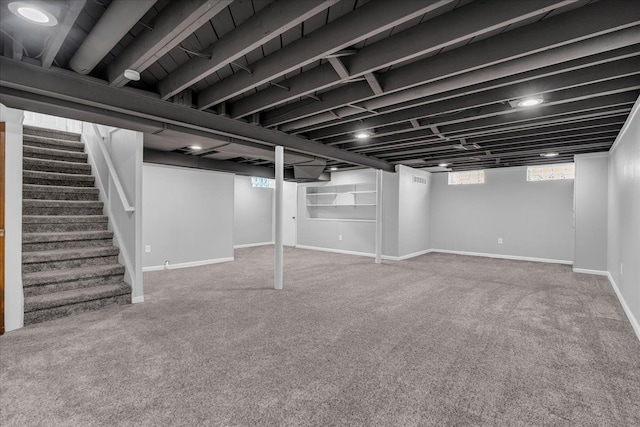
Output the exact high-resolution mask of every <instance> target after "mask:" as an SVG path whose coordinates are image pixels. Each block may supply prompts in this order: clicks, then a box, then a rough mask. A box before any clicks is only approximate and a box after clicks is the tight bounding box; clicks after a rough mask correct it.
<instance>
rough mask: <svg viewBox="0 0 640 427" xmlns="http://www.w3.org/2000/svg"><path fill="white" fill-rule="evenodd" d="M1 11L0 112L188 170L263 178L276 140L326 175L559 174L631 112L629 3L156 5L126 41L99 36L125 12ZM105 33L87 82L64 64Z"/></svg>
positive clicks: (636, 80)
mask: <svg viewBox="0 0 640 427" xmlns="http://www.w3.org/2000/svg"><path fill="white" fill-rule="evenodd" d="M1 3H2V4H1V5H0V6H1V11H2V16H1V20H0V24H1V28H2V31H1V34H0V37H1V40H2V48H3V55H4V56H3V58H2V63H1V64H2V65H3V66H2V69H5V71H1V72H0V86H1V89H2V93H0V100H1V101H2V102H4V103H6V104H8V105H10V106H16V107H22V108H25V107H27V108H30V109H32V110H34V111H37V110H40V111H42V112H51V111H52V108H53V107H51V106H52V105H56V106H57V107H56V108H59V112H60V113H59V114H60V115H65V114H66V115H67V116H74V118H75V117H83V116H82V114H90V113H91V111H90V109H92V108H95V109H96V111H95V112H94V113H93V114H96V115H97V114H98V113H99V112H100V111H103V112H104V113H105V114H107V115H110V116H111V119H110V120H114V121H116V122H117V121H118V120H122V121H123V123H124V124H125V125H126V124H127V120H128V119H131V121H132V122H135V123H137V124H138V128H139V129H140V130H143V131H145V133H146V138H145V146H147V147H148V148H153V149H157V150H161V151H175V152H177V153H182V154H183V155H187V156H200V157H204V158H212V159H218V160H227V161H234V162H240V163H246V164H251V165H266V166H269V165H271V164H272V161H273V155H272V152H271V151H272V149H271V147H272V146H273V145H276V144H279V141H280V140H282V141H283V142H282V144H283V145H285V148H286V149H287V152H288V153H289V154H288V156H287V164H289V165H291V164H296V163H304V162H307V161H309V160H312V159H314V158H325V159H327V160H328V162H327V168H330V167H338V168H339V169H349V168H353V167H359V166H372V167H382V168H386V169H391V168H392V166H393V165H394V164H406V165H410V166H413V167H433V166H437V165H438V164H440V163H449V164H450V166H449V167H450V168H452V169H453V170H466V169H477V168H491V167H502V166H516V165H532V164H539V163H553V162H566V161H568V160H571V159H572V156H573V155H574V154H578V153H589V152H597V151H606V150H608V149H609V147H610V146H611V144H612V143H613V142H614V140H615V138H616V135H617V134H618V132H619V131H620V129H621V127H622V125H623V123H624V121H625V119H626V117H627V116H628V114H629V111H630V110H631V107H632V105H633V103H634V102H635V101H636V99H637V98H638V95H639V94H640V75H639V74H640V57H639V55H640V2H638V1H637V0H600V1H597V2H594V1H586V0H578V1H576V0H526V1H509V0H474V1H468V0H439V1H438V0H421V1H418V0H395V1H389V0H370V1H365V0H340V1H338V0H336V1H329V2H327V1H321V0H317V1H316V0H304V1H301V0H275V1H271V0H235V1H230V0H229V1H224V0H208V1H205V0H182V1H175V0H174V1H169V0H158V1H155V2H154V1H149V2H147V7H145V8H144V10H143V11H141V12H140V15H141V16H140V17H139V18H135V17H134V18H133V20H132V22H130V23H126V22H124V20H122V19H115V20H114V21H113V23H109V22H108V18H109V15H110V14H112V15H113V16H118V15H117V13H118V9H120V11H121V13H122V10H124V11H125V15H126V12H127V8H131V2H127V1H126V0H113V1H109V0H71V1H62V0H60V1H48V2H39V4H41V5H43V7H45V8H47V9H48V10H49V11H50V12H51V13H52V14H53V15H54V16H56V17H57V18H58V21H59V23H58V25H57V26H55V27H40V26H37V25H34V24H31V23H28V22H26V21H24V20H22V19H20V18H18V17H16V16H14V15H13V14H12V13H10V12H9V11H8V8H7V5H8V3H9V1H7V0H2V1H1ZM132 15H133V13H132ZM101 21H105V22H103V24H105V26H106V28H109V29H110V30H111V29H113V32H114V33H118V31H120V32H121V34H123V35H122V37H121V38H118V40H116V41H114V42H113V43H112V44H111V45H110V46H108V47H107V48H106V49H105V50H104V53H101V52H100V50H99V49H88V51H89V56H91V55H93V56H95V58H91V59H92V60H93V61H94V62H95V66H93V68H91V70H90V71H89V72H88V74H87V75H86V76H85V75H83V74H84V72H83V73H77V72H76V71H74V67H73V66H72V65H73V62H74V60H73V59H72V58H74V56H77V55H78V54H77V52H78V49H81V46H82V45H83V43H85V40H89V39H90V38H91V36H89V35H90V34H91V33H92V32H97V29H99V27H100V25H101V24H100V22H101ZM88 36H89V37H88ZM101 40H102V39H101ZM18 62H19V64H18ZM37 67H39V69H37ZM76 68H77V67H76ZM124 69H133V70H136V71H138V72H139V73H140V75H141V79H140V81H137V82H135V81H129V80H127V79H125V78H123V76H122V74H123V73H122V72H123V70H124ZM27 76H29V77H31V78H32V81H36V80H37V81H38V84H30V83H28V82H27V80H26V79H27ZM79 85H87V88H89V89H87V90H86V92H85V93H86V96H84V95H82V94H78V93H76V89H77V88H78V86H79ZM92 85H93V86H92ZM96 85H97V86H96ZM100 85H102V86H100ZM103 86H104V87H103ZM92 88H93V89H92ZM96 88H97V89H96ZM99 91H103V92H104V95H100V97H99V98H100V99H92V98H91V97H92V96H93V97H98V95H97V94H98V92H99ZM101 93H102V92H101ZM529 96H537V97H539V98H541V100H542V101H543V102H542V104H540V105H538V106H535V107H519V106H518V102H519V101H520V100H522V99H524V98H525V97H529ZM125 99H131V100H132V101H131V102H128V104H125V105H122V104H119V102H124V101H123V100H125ZM147 99H148V100H150V101H149V102H144V100H147ZM137 100H142V101H140V102H137ZM143 103H144V104H145V105H142V104H143ZM138 104H141V105H138ZM163 105H166V106H167V107H166V108H164V107H163ZM169 105H171V107H169ZM178 106H179V107H181V108H182V109H181V110H176V109H175V108H176V107H178ZM185 108H187V109H191V110H192V111H193V115H192V116H190V115H188V114H187V115H185V114H184V111H183V109H185ZM145 120H146V121H147V122H145ZM134 127H135V126H134ZM223 127H224V129H222V128H223ZM252 128H254V129H252ZM362 131H366V133H368V134H369V136H368V137H367V138H362V139H359V138H356V134H357V133H358V132H362ZM294 136H295V137H294ZM196 143H197V144H198V145H201V146H202V147H203V150H200V151H195V150H191V149H189V148H188V147H189V146H190V145H192V144H196ZM547 152H557V153H559V155H558V156H557V157H555V158H543V157H541V154H543V153H547Z"/></svg>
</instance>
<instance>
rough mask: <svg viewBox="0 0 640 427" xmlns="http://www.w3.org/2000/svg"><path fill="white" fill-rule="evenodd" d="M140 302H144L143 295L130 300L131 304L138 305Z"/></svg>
mask: <svg viewBox="0 0 640 427" xmlns="http://www.w3.org/2000/svg"><path fill="white" fill-rule="evenodd" d="M141 302H144V295H142V296H139V297H133V298H131V304H140V303H141Z"/></svg>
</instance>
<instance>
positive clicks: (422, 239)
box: [396, 166, 431, 256]
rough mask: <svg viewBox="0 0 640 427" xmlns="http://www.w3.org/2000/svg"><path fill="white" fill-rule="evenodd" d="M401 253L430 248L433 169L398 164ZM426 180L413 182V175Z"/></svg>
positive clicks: (406, 253)
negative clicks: (419, 168) (418, 168)
mask: <svg viewBox="0 0 640 427" xmlns="http://www.w3.org/2000/svg"><path fill="white" fill-rule="evenodd" d="M396 171H397V174H398V181H399V182H398V189H399V203H398V210H399V221H398V255H399V256H404V255H410V254H414V253H416V252H422V251H425V250H428V249H431V195H430V192H431V173H430V172H426V171H421V170H417V169H413V168H410V167H407V166H398V167H397V168H396ZM414 176H415V177H419V178H423V179H424V180H425V181H426V182H425V183H424V184H423V183H418V182H414V180H413V178H414Z"/></svg>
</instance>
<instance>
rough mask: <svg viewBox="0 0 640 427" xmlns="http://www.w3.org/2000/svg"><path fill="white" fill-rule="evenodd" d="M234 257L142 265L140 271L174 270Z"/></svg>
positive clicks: (223, 260)
mask: <svg viewBox="0 0 640 427" xmlns="http://www.w3.org/2000/svg"><path fill="white" fill-rule="evenodd" d="M233 260H234V257H228V258H216V259H205V260H202V261H192V262H181V263H179V264H170V265H169V266H168V267H167V268H165V266H164V265H154V266H151V267H142V271H145V272H146V271H159V270H175V269H176V268H187V267H200V266H201V265H209V264H218V263H221V262H229V261H233Z"/></svg>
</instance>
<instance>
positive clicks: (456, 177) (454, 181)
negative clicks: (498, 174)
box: [449, 170, 484, 185]
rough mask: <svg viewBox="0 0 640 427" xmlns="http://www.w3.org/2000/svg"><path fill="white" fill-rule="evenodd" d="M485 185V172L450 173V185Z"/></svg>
mask: <svg viewBox="0 0 640 427" xmlns="http://www.w3.org/2000/svg"><path fill="white" fill-rule="evenodd" d="M465 184H484V171H483V170H479V171H464V172H449V185H465Z"/></svg>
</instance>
